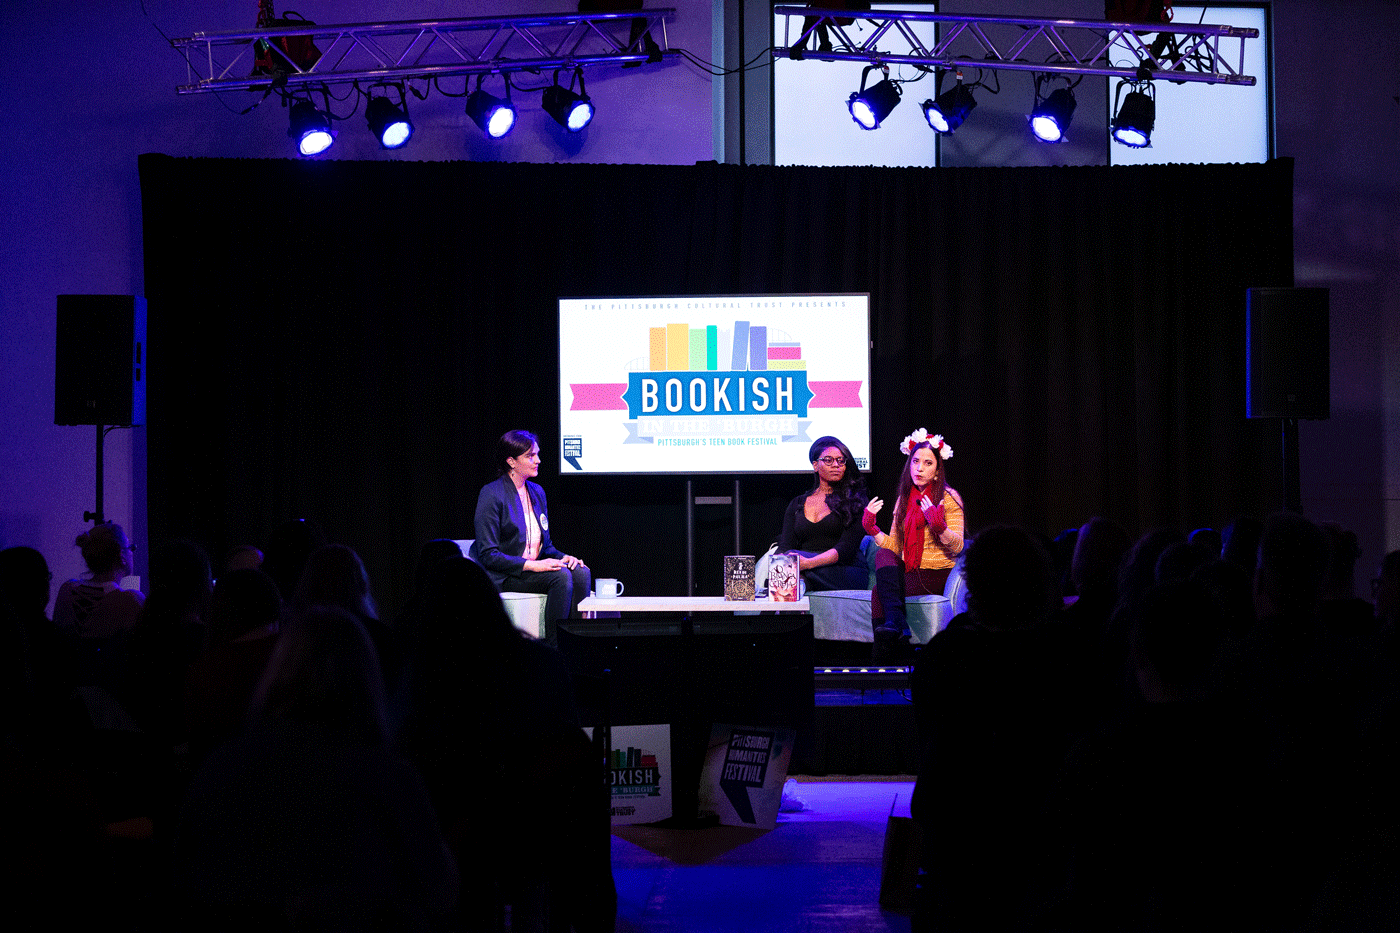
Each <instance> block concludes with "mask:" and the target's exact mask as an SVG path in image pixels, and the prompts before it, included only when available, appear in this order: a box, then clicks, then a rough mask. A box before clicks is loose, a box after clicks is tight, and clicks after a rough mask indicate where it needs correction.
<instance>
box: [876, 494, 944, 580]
mask: <svg viewBox="0 0 1400 933" xmlns="http://www.w3.org/2000/svg"><path fill="white" fill-rule="evenodd" d="M943 517H944V518H946V519H947V520H948V527H947V528H946V529H945V530H944V531H943V533H942V534H940V535H933V534H927V533H926V534H925V535H924V553H923V557H922V558H920V560H919V567H920V568H921V569H923V570H950V569H952V566H953V564H955V563H957V560H958V555H959V554H961V553H962V549H963V527H964V525H963V503H962V496H960V495H958V493H957V491H956V490H955V489H953V487H951V486H949V487H947V488H946V489H944V490H943ZM890 524H891V528H890V533H889V534H887V535H885V536H884V540H883V541H881V542H880V547H882V548H885V549H886V550H888V551H894V552H895V553H896V554H898V555H900V556H901V557H903V556H904V513H903V511H902V510H901V509H899V508H896V509H895V514H894V518H893V519H892V520H891V522H890Z"/></svg>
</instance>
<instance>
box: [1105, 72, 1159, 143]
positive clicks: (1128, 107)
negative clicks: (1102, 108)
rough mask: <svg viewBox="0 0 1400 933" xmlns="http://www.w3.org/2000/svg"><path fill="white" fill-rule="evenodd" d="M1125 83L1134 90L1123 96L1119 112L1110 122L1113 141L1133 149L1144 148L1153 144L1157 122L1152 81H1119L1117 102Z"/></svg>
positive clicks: (1115, 99)
mask: <svg viewBox="0 0 1400 933" xmlns="http://www.w3.org/2000/svg"><path fill="white" fill-rule="evenodd" d="M1125 84H1126V85H1128V86H1129V87H1131V88H1132V89H1133V90H1131V91H1129V92H1128V95H1127V96H1126V97H1124V98H1123V103H1122V104H1120V105H1119V106H1118V113H1117V114H1116V115H1115V116H1114V117H1113V122H1112V124H1110V125H1111V127H1112V136H1113V141H1114V142H1118V143H1122V144H1123V145H1125V146H1128V147H1129V148H1132V149H1144V148H1146V147H1148V146H1150V145H1152V126H1153V124H1154V123H1156V122H1157V102H1156V100H1154V94H1155V92H1154V91H1153V88H1152V84H1151V82H1142V83H1139V82H1135V81H1128V80H1126V79H1125V80H1123V81H1119V82H1118V89H1117V90H1116V91H1114V92H1113V98H1114V101H1115V103H1116V102H1117V99H1118V95H1119V94H1120V93H1121V92H1122V90H1123V85H1125Z"/></svg>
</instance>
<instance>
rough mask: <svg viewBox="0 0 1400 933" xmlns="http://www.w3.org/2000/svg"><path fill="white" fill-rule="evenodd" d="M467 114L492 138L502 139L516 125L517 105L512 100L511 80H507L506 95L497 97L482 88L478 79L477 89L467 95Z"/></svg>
mask: <svg viewBox="0 0 1400 933" xmlns="http://www.w3.org/2000/svg"><path fill="white" fill-rule="evenodd" d="M467 116H469V117H471V118H472V122H473V123H475V124H476V125H477V126H478V127H480V128H481V131H482V132H483V133H485V134H486V135H487V136H490V137H491V138H492V139H500V138H501V137H502V136H504V135H506V134H507V133H509V132H510V131H511V128H512V127H514V126H515V105H514V104H512V103H511V102H510V81H509V79H507V81H506V96H505V97H497V96H495V95H494V94H491V93H488V92H486V91H483V90H482V89H481V79H480V78H477V80H476V90H475V91H472V93H471V95H470V96H469V97H467Z"/></svg>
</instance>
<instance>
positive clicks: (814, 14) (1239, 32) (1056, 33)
mask: <svg viewBox="0 0 1400 933" xmlns="http://www.w3.org/2000/svg"><path fill="white" fill-rule="evenodd" d="M773 12H774V13H775V14H777V15H778V16H785V17H787V21H786V22H787V25H786V30H785V36H784V41H785V42H788V44H787V45H786V46H782V47H778V48H774V49H773V57H774V58H802V59H808V58H811V59H817V60H819V61H829V62H844V61H849V62H863V63H866V64H881V65H890V66H893V65H922V66H925V67H936V68H963V69H971V68H983V69H986V70H988V71H1031V72H1036V73H1038V74H1057V75H1106V76H1108V77H1119V78H1140V77H1141V75H1140V73H1139V70H1140V69H1143V68H1146V69H1147V70H1148V71H1149V72H1152V73H1153V76H1154V77H1160V78H1162V79H1164V80H1170V81H1191V82H1196V83H1201V84H1238V85H1246V86H1251V87H1252V86H1253V85H1254V77H1253V76H1252V75H1247V74H1244V73H1243V70H1244V44H1245V40H1247V39H1257V38H1259V30H1257V29H1252V28H1249V27H1245V26H1211V25H1204V24H1191V23H1110V22H1103V21H1099V20H1074V19H1041V18H1034V17H1017V16H960V15H957V14H949V13H930V12H928V11H926V10H870V11H865V10H861V11H858V12H853V11H851V10H824V9H813V8H812V7H806V6H787V5H779V6H774V7H773ZM853 17H854V18H855V21H856V24H859V25H860V27H861V28H860V29H857V28H856V25H855V24H852V25H846V26H842V25H841V21H842V20H845V21H846V22H847V23H850V22H851V19H852V18H853ZM804 21H805V23H806V27H807V28H806V29H805V30H804V29H803V26H802V24H803V23H804ZM914 23H937V24H938V25H939V27H940V32H941V33H942V35H941V36H940V37H939V39H938V41H937V43H936V44H935V45H933V46H932V47H928V46H925V45H924V43H923V42H922V41H921V40H920V39H919V38H918V36H916V35H914V30H913V26H912V24H914ZM819 27H825V28H826V29H827V30H828V32H829V34H830V36H831V46H832V48H831V49H830V50H827V51H822V50H819V49H811V48H804V47H803V46H805V45H806V44H807V42H808V40H809V39H811V38H812V36H813V34H814V33H815V32H816V31H817V29H818V28H819ZM794 33H796V34H797V35H796V38H795V39H794V38H793V34H794ZM1158 34H1168V35H1171V36H1174V37H1175V38H1176V45H1175V48H1171V47H1170V45H1168V49H1166V50H1163V51H1160V52H1154V51H1153V46H1152V42H1151V38H1147V39H1144V37H1153V36H1156V35H1158ZM789 40H791V41H789ZM1236 44H1237V48H1238V52H1239V54H1238V57H1237V58H1235V59H1233V60H1234V61H1236V64H1234V65H1232V64H1231V59H1227V58H1226V57H1225V54H1224V53H1223V52H1222V48H1221V46H1222V45H1224V46H1225V47H1226V49H1225V51H1229V52H1233V50H1234V48H1235V47H1236ZM1110 53H1112V54H1113V55H1115V56H1118V57H1122V58H1124V59H1128V58H1131V61H1130V62H1128V63H1127V64H1124V65H1119V66H1115V65H1114V64H1113V63H1112V62H1111V61H1110V59H1109V54H1110ZM1158 73H1160V74H1158Z"/></svg>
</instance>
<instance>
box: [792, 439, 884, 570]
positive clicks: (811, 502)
mask: <svg viewBox="0 0 1400 933" xmlns="http://www.w3.org/2000/svg"><path fill="white" fill-rule="evenodd" d="M807 456H808V458H809V459H810V460H811V461H812V473H813V482H812V488H811V489H810V490H809V491H808V492H806V493H803V494H802V495H800V496H798V497H797V498H795V499H793V500H792V502H791V503H789V504H788V507H787V512H786V513H785V514H784V515H783V532H782V534H781V535H779V536H778V550H779V551H796V552H797V553H798V555H799V557H798V562H797V569H798V570H799V571H801V573H802V576H803V579H804V580H805V581H806V584H807V590H808V592H811V591H814V590H863V589H865V588H866V587H867V586H868V585H869V581H870V571H869V569H868V568H867V567H866V566H865V560H864V559H863V558H862V557H861V553H860V543H861V539H862V538H864V536H865V530H864V529H863V528H862V527H861V513H862V512H864V510H865V503H866V500H867V497H866V494H865V483H864V482H863V481H862V479H861V475H860V470H859V469H858V468H857V467H856V462H855V458H854V457H852V456H851V451H850V448H848V447H847V446H846V445H845V444H843V443H841V441H840V440H838V439H837V438H834V437H830V436H827V437H819V438H817V439H816V441H815V442H813V444H812V446H811V448H810V449H809V450H808V451H807Z"/></svg>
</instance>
